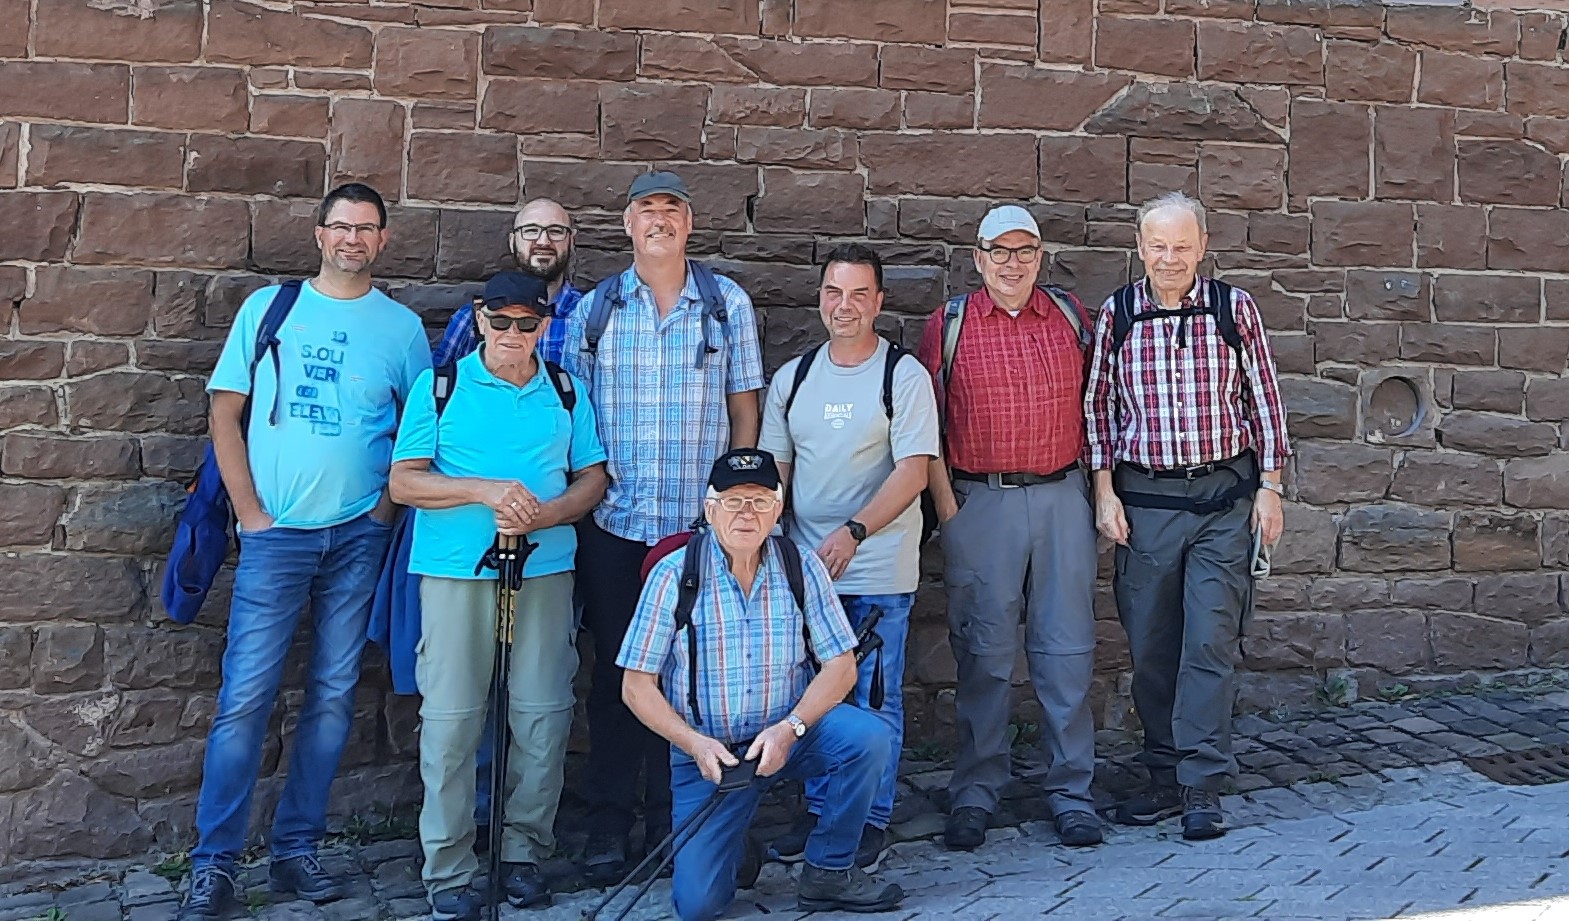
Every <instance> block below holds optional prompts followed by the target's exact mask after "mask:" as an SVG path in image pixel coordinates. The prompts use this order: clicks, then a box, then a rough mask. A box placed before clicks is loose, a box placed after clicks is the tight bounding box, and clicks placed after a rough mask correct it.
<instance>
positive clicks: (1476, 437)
mask: <svg viewBox="0 0 1569 921" xmlns="http://www.w3.org/2000/svg"><path fill="white" fill-rule="evenodd" d="M1438 439H1439V441H1440V442H1441V443H1442V444H1443V445H1444V447H1446V448H1455V449H1457V450H1460V451H1475V452H1477V453H1478V454H1492V455H1494V456H1497V457H1523V456H1538V455H1542V454H1547V453H1548V452H1550V451H1552V450H1553V448H1555V447H1557V445H1558V430H1557V427H1556V426H1553V425H1549V424H1548V423H1545V422H1528V421H1526V420H1524V419H1520V418H1517V417H1514V416H1505V415H1502V414H1499V413H1478V412H1467V411H1456V412H1452V413H1450V414H1449V415H1447V416H1445V417H1444V420H1443V421H1442V422H1440V423H1439V424H1438Z"/></svg>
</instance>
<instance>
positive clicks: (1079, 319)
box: [1040, 285, 1090, 349]
mask: <svg viewBox="0 0 1569 921" xmlns="http://www.w3.org/2000/svg"><path fill="white" fill-rule="evenodd" d="M1040 288H1041V291H1043V292H1045V294H1046V296H1047V297H1048V298H1050V299H1051V302H1052V303H1053V304H1055V305H1057V309H1058V310H1059V311H1061V312H1062V315H1063V317H1064V318H1066V319H1067V321H1068V325H1069V326H1071V327H1073V335H1074V337H1075V338H1077V339H1078V342H1079V348H1080V349H1087V348H1089V345H1090V329H1089V323H1088V321H1087V319H1086V317H1085V316H1084V312H1083V310H1082V309H1081V307H1080V305H1079V299H1078V298H1076V297H1074V296H1073V295H1072V294H1069V293H1068V292H1067V290H1066V289H1063V288H1059V287H1057V286H1056V285H1041V286H1040Z"/></svg>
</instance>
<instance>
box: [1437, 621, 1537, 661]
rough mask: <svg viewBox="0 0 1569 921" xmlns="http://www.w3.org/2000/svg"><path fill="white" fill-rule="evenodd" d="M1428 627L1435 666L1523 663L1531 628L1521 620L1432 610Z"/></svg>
mask: <svg viewBox="0 0 1569 921" xmlns="http://www.w3.org/2000/svg"><path fill="white" fill-rule="evenodd" d="M1484 610H1485V609H1484ZM1428 630H1429V633H1430V642H1431V643H1432V645H1433V665H1434V666H1435V667H1437V668H1440V669H1459V668H1489V669H1501V668H1520V667H1521V666H1523V665H1525V663H1526V650H1527V648H1528V646H1529V644H1530V631H1529V630H1528V629H1526V626H1525V625H1524V624H1518V623H1513V622H1511V621H1507V620H1499V619H1497V618H1493V617H1481V616H1479V615H1476V614H1454V613H1447V612H1443V611H1435V612H1433V613H1432V614H1430V615H1428Z"/></svg>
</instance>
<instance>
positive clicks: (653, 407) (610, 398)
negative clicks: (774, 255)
mask: <svg viewBox="0 0 1569 921" xmlns="http://www.w3.org/2000/svg"><path fill="white" fill-rule="evenodd" d="M716 277H717V279H718V282H719V292H720V294H721V295H722V296H723V297H724V299H725V309H726V311H727V312H728V314H729V318H730V322H729V323H727V324H724V327H723V329H721V328H720V324H719V323H718V322H717V321H716V322H714V323H713V327H714V328H712V329H710V330H709V331H708V332H709V340H710V341H711V342H713V343H714V345H715V346H716V347H717V348H719V351H716V352H715V353H714V354H712V355H709V356H707V358H706V360H705V361H704V362H703V367H701V368H697V367H694V365H695V364H696V359H697V355H698V353H699V352H700V351H701V350H702V349H703V305H702V301H701V299H700V298H699V297H698V293H697V281H696V280H695V279H694V278H693V277H692V274H691V273H690V272H688V273H687V279H686V287H685V288H683V289H682V290H681V299H680V301H679V302H678V303H677V304H676V306H675V308H674V309H673V310H671V311H670V313H669V314H667V315H666V316H665V318H664V319H660V318H659V310H658V308H657V307H656V306H655V305H654V294H653V291H652V290H650V289H649V287H648V286H647V285H645V284H643V282H642V281H641V280H640V279H639V278H638V277H637V273H636V272H635V271H634V270H633V269H630V268H629V269H627V270H626V271H625V272H622V273H621V275H620V276H619V278H620V280H621V292H622V298H623V300H624V305H623V306H622V308H621V309H620V310H618V311H617V312H616V314H615V315H613V316H612V317H611V318H610V322H609V324H608V325H607V326H606V327H605V334H604V336H603V337H601V338H600V340H599V351H598V354H595V355H591V354H589V352H588V351H587V348H586V346H585V345H584V330H585V329H586V327H587V322H588V315H589V314H590V313H592V312H593V309H594V307H593V304H594V299H595V297H596V295H595V294H594V293H592V292H590V293H589V294H587V295H585V296H584V298H583V302H582V303H581V304H579V305H578V307H577V309H575V310H573V311H572V315H571V316H570V317H569V318H568V319H567V323H566V327H567V332H566V345H565V346H564V348H563V350H562V361H561V366H562V367H563V368H566V369H567V371H568V372H570V373H571V374H572V375H573V376H574V377H576V378H577V379H578V380H581V381H583V382H584V383H586V384H587V385H588V392H589V395H590V397H591V399H593V401H594V410H595V412H597V413H598V414H599V440H600V441H601V442H603V443H604V446H605V452H606V453H607V454H608V455H609V457H610V463H609V470H608V472H609V474H610V489H609V490H608V491H607V492H606V493H605V500H604V501H603V502H601V503H600V504H599V507H598V508H597V509H595V510H594V521H595V522H597V523H598V524H599V526H600V527H601V528H604V529H605V530H606V531H608V532H609V533H611V534H614V535H616V536H617V537H620V538H624V539H626V540H636V541H642V542H643V543H647V544H652V543H654V542H656V541H658V540H660V539H661V538H664V537H667V536H669V535H671V534H675V533H676V532H678V531H685V530H688V529H689V528H690V526H691V524H692V521H693V519H695V518H696V517H697V516H698V514H699V513H700V512H702V510H703V493H704V490H705V487H706V484H707V483H708V473H709V470H710V469H711V468H712V467H713V465H714V460H715V459H716V458H718V457H719V455H721V454H723V453H724V452H725V451H727V450H729V448H730V414H729V411H728V409H727V407H726V405H725V397H726V396H728V395H729V394H732V393H745V392H746V391H748V390H761V389H762V387H763V356H762V351H761V349H760V348H759V346H758V342H757V318H756V316H755V315H754V314H753V312H752V299H751V298H749V297H747V295H746V292H745V291H743V290H741V286H740V285H738V284H736V283H735V282H733V281H731V280H730V279H728V278H725V277H724V276H723V275H720V276H716Z"/></svg>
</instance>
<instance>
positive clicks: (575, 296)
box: [551, 281, 583, 317]
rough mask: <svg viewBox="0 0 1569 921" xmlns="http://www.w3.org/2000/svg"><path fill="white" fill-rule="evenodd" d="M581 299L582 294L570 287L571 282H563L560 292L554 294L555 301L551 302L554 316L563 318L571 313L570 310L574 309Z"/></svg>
mask: <svg viewBox="0 0 1569 921" xmlns="http://www.w3.org/2000/svg"><path fill="white" fill-rule="evenodd" d="M582 299H583V292H581V291H579V290H578V289H576V288H574V287H572V283H571V282H565V281H564V282H562V283H561V290H560V291H557V292H556V299H555V300H554V301H551V307H552V308H553V309H554V310H555V315H556V316H558V317H564V316H566V315H567V314H569V313H571V312H572V308H573V307H576V306H577V302H578V301H580V300H582Z"/></svg>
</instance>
